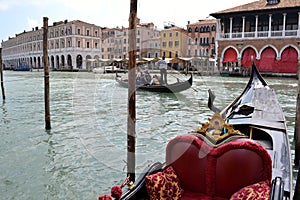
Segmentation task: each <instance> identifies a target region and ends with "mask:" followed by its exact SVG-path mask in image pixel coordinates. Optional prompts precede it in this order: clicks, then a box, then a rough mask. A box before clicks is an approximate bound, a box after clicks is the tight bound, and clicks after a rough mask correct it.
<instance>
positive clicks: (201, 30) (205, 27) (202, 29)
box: [188, 25, 216, 33]
mask: <svg viewBox="0 0 300 200" xmlns="http://www.w3.org/2000/svg"><path fill="white" fill-rule="evenodd" d="M194 31H195V32H200V33H207V32H210V31H216V26H215V25H213V26H211V27H210V26H201V27H200V28H199V27H197V26H196V27H195V29H194ZM188 32H189V33H192V32H193V29H192V27H189V28H188Z"/></svg>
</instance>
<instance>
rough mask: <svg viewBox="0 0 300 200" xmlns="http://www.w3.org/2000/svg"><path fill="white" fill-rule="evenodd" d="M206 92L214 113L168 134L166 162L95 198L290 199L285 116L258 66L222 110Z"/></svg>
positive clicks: (157, 163)
mask: <svg viewBox="0 0 300 200" xmlns="http://www.w3.org/2000/svg"><path fill="white" fill-rule="evenodd" d="M209 94H210V95H209V101H208V107H209V108H210V109H211V110H212V111H214V112H215V113H214V114H213V116H212V118H210V119H208V122H206V123H203V124H202V126H201V127H199V128H197V129H196V130H194V131H192V132H190V133H187V134H183V135H177V136H175V137H174V138H172V139H171V140H170V141H169V142H168V144H167V145H166V152H165V162H164V163H160V162H156V163H153V164H150V165H149V166H147V167H146V168H145V170H144V172H143V173H141V175H140V176H139V177H138V178H137V180H136V181H135V182H134V183H133V182H130V181H129V177H127V178H126V179H125V180H126V181H125V182H124V183H123V184H122V185H121V186H115V187H113V188H112V190H111V195H102V196H100V197H99V200H103V199H105V198H107V199H111V197H114V198H116V199H120V200H128V199H150V200H152V199H183V200H187V199H214V200H215V199H218V200H229V199H230V200H235V199H271V200H274V199H280V200H281V199H289V200H291V199H292V164H291V153H290V143H289V138H288V134H287V128H286V125H285V117H284V114H283V111H282V109H281V106H280V104H279V103H278V100H277V97H276V94H275V92H274V90H272V89H271V88H270V87H269V86H268V85H267V83H266V82H265V80H264V79H263V78H262V76H261V75H260V73H259V72H258V70H257V68H256V66H255V65H254V64H253V66H252V69H251V76H250V79H249V82H248V84H247V85H246V87H245V89H244V91H243V92H242V93H241V94H240V95H239V96H238V97H237V98H236V99H234V100H233V101H232V103H230V104H229V105H228V106H227V107H226V108H224V109H223V110H220V109H217V108H216V107H215V106H214V105H213V100H214V98H215V96H214V95H213V93H212V92H209ZM125 185H128V188H127V190H126V189H123V190H124V192H123V191H122V188H123V187H124V186H125ZM125 190H126V191H125Z"/></svg>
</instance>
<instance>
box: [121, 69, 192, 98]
mask: <svg viewBox="0 0 300 200" xmlns="http://www.w3.org/2000/svg"><path fill="white" fill-rule="evenodd" d="M116 81H117V82H118V83H119V84H120V85H121V86H122V87H128V80H127V79H124V78H122V77H121V76H119V75H118V74H116ZM192 84H193V76H192V74H191V76H190V78H189V79H188V80H186V81H179V80H178V81H177V82H176V83H172V84H168V85H150V84H140V85H138V84H137V85H136V89H137V90H144V91H149V92H161V93H178V92H182V91H184V90H187V89H189V88H190V87H191V86H192Z"/></svg>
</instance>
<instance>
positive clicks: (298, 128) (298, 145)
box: [294, 73, 300, 200]
mask: <svg viewBox="0 0 300 200" xmlns="http://www.w3.org/2000/svg"><path fill="white" fill-rule="evenodd" d="M294 140H295V160H294V163H295V166H298V175H297V180H296V186H295V192H294V200H297V199H300V173H299V170H300V167H299V166H300V165H299V154H300V73H298V93H297V103H296V119H295V131H294Z"/></svg>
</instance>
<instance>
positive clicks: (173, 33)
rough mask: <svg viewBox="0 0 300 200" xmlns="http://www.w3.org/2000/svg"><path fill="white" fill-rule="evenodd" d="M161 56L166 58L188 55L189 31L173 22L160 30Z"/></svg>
mask: <svg viewBox="0 0 300 200" xmlns="http://www.w3.org/2000/svg"><path fill="white" fill-rule="evenodd" d="M160 44H161V53H160V56H161V57H162V56H165V57H166V58H176V57H186V45H187V31H186V30H185V29H183V28H180V27H177V26H175V25H173V24H170V25H168V26H165V27H164V30H161V31H160Z"/></svg>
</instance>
